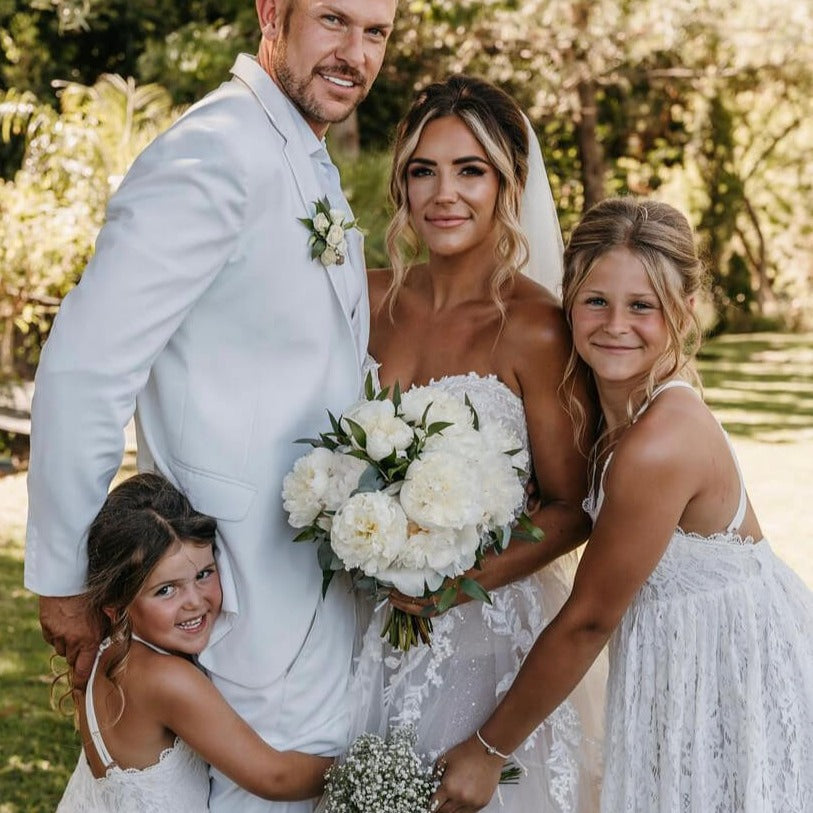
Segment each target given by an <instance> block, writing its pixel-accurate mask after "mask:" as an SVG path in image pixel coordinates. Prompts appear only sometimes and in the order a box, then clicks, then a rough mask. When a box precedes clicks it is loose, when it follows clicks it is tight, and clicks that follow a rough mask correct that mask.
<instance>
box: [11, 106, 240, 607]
mask: <svg viewBox="0 0 813 813" xmlns="http://www.w3.org/2000/svg"><path fill="white" fill-rule="evenodd" d="M215 119H216V117H213V116H212V115H211V114H210V115H209V116H207V115H205V113H204V114H201V115H195V114H194V111H193V113H192V114H188V115H187V117H185V118H184V119H181V121H180V122H178V123H177V124H176V125H175V126H174V127H173V128H172V129H171V130H169V131H168V132H167V133H165V134H164V135H163V136H161V137H159V138H158V139H157V140H156V141H155V142H153V144H152V145H151V146H150V147H149V148H148V149H147V150H146V151H145V152H144V153H142V155H141V156H140V157H139V159H138V160H137V161H136V162H135V164H134V165H133V167H132V169H131V171H130V172H129V173H128V175H127V177H126V178H125V180H124V182H123V183H122V185H121V187H120V189H119V190H118V191H117V193H116V194H115V195H114V197H113V198H112V200H111V201H110V204H109V206H108V211H107V220H106V223H105V225H104V227H103V228H102V230H101V232H100V234H99V237H98V240H97V242H96V252H95V255H94V257H93V259H92V260H91V262H90V263H89V264H88V266H87V268H86V269H85V272H84V274H83V276H82V279H81V281H80V283H79V285H77V287H76V288H75V289H74V290H73V291H71V293H70V294H69V295H68V296H67V297H66V298H65V301H64V302H63V304H62V307H61V309H60V312H59V314H58V315H57V318H56V320H55V323H54V326H53V330H52V332H51V336H50V338H49V339H48V341H47V342H46V345H45V348H44V350H43V354H42V358H41V361H40V365H39V368H38V370H37V375H36V380H35V392H34V402H33V407H32V434H31V459H30V465H29V475H28V499H29V508H28V527H27V539H26V555H25V584H26V587H28V588H29V589H31V590H33V591H34V592H36V593H39V594H40V595H47V596H64V595H74V594H78V593H81V592H83V590H84V583H85V573H86V541H87V529H88V526H89V525H90V523H91V521H92V520H93V518H94V517H95V515H96V513H97V512H98V510H99V508H100V507H101V505H102V503H103V501H104V499H105V497H106V495H107V490H108V487H109V484H110V481H111V479H112V478H113V476H114V474H115V473H116V471H117V469H118V467H119V465H120V463H121V459H122V455H123V451H124V427H125V426H126V425H127V423H128V421H129V420H130V418H131V417H132V415H133V413H134V411H135V402H136V396H137V395H138V393H139V392H140V391H141V389H142V388H143V387H144V386H145V384H146V382H147V379H148V377H149V373H150V368H151V366H152V364H153V362H154V360H155V359H156V357H157V356H158V354H159V353H161V351H162V350H163V348H164V347H165V345H166V344H167V342H168V341H169V339H170V337H171V336H172V335H173V333H174V332H175V331H176V330H177V329H178V327H179V325H180V324H181V323H182V321H183V319H184V317H185V315H186V314H187V313H188V312H189V310H190V309H191V308H192V307H193V306H194V305H195V303H196V301H197V300H198V299H199V298H200V297H201V296H202V295H203V293H204V292H205V291H206V289H207V287H208V286H209V285H210V284H211V283H212V281H213V280H214V279H215V277H216V276H217V274H218V273H220V272H221V271H222V270H223V269H224V268H225V267H226V266H227V265H228V264H229V262H230V261H231V260H232V258H233V257H234V256H235V254H237V253H238V252H239V243H240V235H241V226H242V223H243V221H244V217H245V211H244V210H245V208H246V206H245V204H246V198H247V182H248V178H247V173H246V172H245V169H244V165H243V161H242V156H241V155H240V153H239V151H238V150H237V149H236V148H235V146H234V145H233V144H231V143H230V139H229V138H228V137H227V136H226V135H225V134H224V133H223V132H222V130H221V129H220V128H218V127H217V126H216V125H217V124H218V122H217V121H216V120H215Z"/></svg>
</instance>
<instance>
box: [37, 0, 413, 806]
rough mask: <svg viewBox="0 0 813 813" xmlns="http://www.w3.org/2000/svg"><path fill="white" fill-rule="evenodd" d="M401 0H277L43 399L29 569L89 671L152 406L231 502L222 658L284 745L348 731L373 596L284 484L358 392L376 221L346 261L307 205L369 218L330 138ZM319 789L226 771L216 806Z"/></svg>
mask: <svg viewBox="0 0 813 813" xmlns="http://www.w3.org/2000/svg"><path fill="white" fill-rule="evenodd" d="M396 5H397V0H257V12H258V17H259V22H260V29H261V33H262V40H261V45H260V49H259V56H258V59H257V60H255V59H253V58H251V57H248V56H246V55H241V56H240V57H238V59H237V61H236V63H235V65H234V67H233V68H232V73H233V78H232V80H231V81H230V82H227V83H225V84H224V85H222V86H221V87H220V88H219V89H218V90H216V91H214V92H213V93H211V94H209V95H208V96H207V97H206V98H205V99H203V100H202V101H201V102H199V103H198V104H197V105H195V106H194V107H193V108H191V110H189V111H188V112H187V113H186V114H185V115H184V116H183V118H182V119H181V120H180V121H179V122H178V123H176V124H175V125H174V126H173V127H172V128H171V129H170V130H169V131H168V132H166V133H165V134H164V135H162V136H161V137H159V138H158V139H156V141H155V142H154V143H153V144H152V145H151V146H150V147H149V148H148V149H147V150H146V151H145V152H144V153H143V154H142V155H141V156H140V157H139V159H138V160H137V161H136V162H135V164H134V165H133V167H132V169H131V171H130V173H129V174H128V175H127V177H126V178H125V180H124V182H123V183H122V185H121V187H120V189H119V190H118V192H117V193H116V195H115V196H114V197H113V199H112V200H111V202H110V205H109V209H108V213H107V221H106V224H105V226H104V228H103V229H102V231H101V233H100V235H99V238H98V242H97V245H96V253H95V256H94V258H93V260H92V261H91V262H90V264H89V265H88V267H87V269H86V270H85V272H84V274H83V277H82V280H81V282H80V284H79V285H78V286H77V287H76V289H74V291H73V292H71V294H70V295H69V296H68V297H67V298H66V299H65V302H64V304H63V306H62V309H61V311H60V313H59V316H58V318H57V320H56V323H55V325H54V328H53V331H52V334H51V338H50V339H49V341H48V343H47V345H46V347H45V350H44V352H43V356H42V361H41V363H40V367H39V370H38V373H37V380H36V394H35V398H34V406H33V432H32V449H31V461H30V473H29V506H30V507H29V522H28V538H27V548H26V569H25V579H26V585H27V586H28V587H29V588H30V589H31V590H33V591H35V592H37V593H38V594H39V595H40V597H41V598H40V620H41V624H42V628H43V634H44V636H45V638H46V640H47V641H48V642H49V643H52V644H53V646H54V647H55V649H56V650H57V652H58V653H60V654H64V655H66V656H67V658H68V661H69V662H70V664H71V666H72V667H73V670H74V675H75V678H76V682H77V684H78V685H84V683H85V681H86V680H87V677H88V674H89V671H90V666H91V664H92V661H93V657H94V655H95V651H96V646H97V644H98V631H97V629H96V628H95V627H94V625H93V623H92V621H91V619H89V618H88V617H87V613H86V606H85V601H84V598H83V596H82V591H83V589H84V578H85V541H86V535H87V528H88V525H89V523H90V521H91V520H92V519H93V517H94V515H95V514H96V512H97V511H98V509H99V507H100V506H101V504H102V501H103V500H104V497H105V495H106V492H107V488H108V485H109V483H110V480H111V478H112V476H113V475H114V473H115V472H116V470H117V468H118V466H119V464H120V462H121V458H122V452H123V428H124V426H125V425H126V424H127V422H128V421H129V419H130V418H131V416H132V415H133V411H134V410H135V413H136V428H137V433H138V465H139V468H140V469H142V470H156V471H158V472H160V473H161V474H163V475H165V476H166V477H168V478H169V479H170V480H171V481H172V482H174V483H175V484H177V485H179V486H180V487H181V489H182V490H183V491H184V492H185V493H186V494H187V495H188V497H189V498H190V500H191V501H192V503H193V504H194V506H195V508H196V509H198V510H200V511H202V512H205V513H207V514H210V515H212V516H214V517H216V518H217V521H218V527H219V537H218V548H219V566H220V569H221V578H222V581H223V586H224V601H223V609H224V612H223V614H222V617H221V619H219V621H218V624H217V625H216V627H215V629H214V631H213V635H212V638H211V644H210V646H209V648H208V649H207V650H206V651H205V653H204V654H203V655H202V656H201V661H202V663H203V664H204V665H205V667H206V668H207V669H208V670H209V671H210V673H211V675H212V678H213V680H214V681H215V683H216V684H217V686H218V687H219V688H220V690H221V691H222V692H223V693H224V695H225V696H226V698H227V699H228V700H229V701H230V702H231V703H232V705H233V706H234V707H235V708H236V709H237V711H238V712H239V713H240V714H241V715H242V716H243V717H245V718H246V719H247V720H248V722H249V723H250V724H251V725H253V726H254V727H255V728H256V729H257V730H258V731H259V732H260V734H261V735H262V736H263V737H264V738H265V739H266V740H268V741H269V742H270V743H271V744H272V745H274V746H276V747H279V748H295V749H301V750H306V751H310V752H313V753H327V754H330V753H336V751H337V750H338V749H340V748H341V747H342V746H343V745H344V744H345V738H346V736H347V723H348V710H347V708H346V698H345V688H346V681H347V677H348V674H349V669H350V656H351V645H352V637H353V633H354V625H355V619H354V613H353V607H352V604H351V602H350V599H349V597H348V595H347V594H346V592H345V591H342V590H340V589H334V590H331V591H329V593H328V596H327V599H326V600H325V602H322V600H321V598H320V585H321V573H320V570H319V568H318V566H317V563H316V557H315V555H314V552H313V550H312V549H311V548H310V546H308V545H295V544H294V543H293V542H292V541H291V539H292V535H293V534H292V531H291V529H290V528H289V527H288V525H287V524H286V521H285V516H284V514H283V511H282V506H281V497H280V490H281V483H282V478H283V476H284V474H285V473H286V472H287V471H288V470H289V469H290V467H291V465H292V463H293V461H294V459H295V458H296V457H297V456H298V454H299V453H300V450H298V449H297V447H295V446H294V445H293V441H294V440H295V439H296V438H299V437H302V436H310V435H312V434H313V433H314V431H318V430H319V428H320V427H321V426H322V425H323V423H324V420H325V416H326V410H327V409H330V410H331V411H333V412H336V411H341V410H342V409H343V408H344V407H346V406H347V404H349V403H350V402H352V401H353V400H355V399H356V398H357V397H358V395H359V392H360V389H361V380H360V379H361V372H360V369H361V364H362V360H363V357H364V353H365V350H366V344H367V335H368V305H367V290H366V281H365V275H364V260H363V253H362V245H361V238H360V235H359V234H358V232H357V231H349V232H347V234H346V238H347V249H346V254H347V257H346V261H345V262H344V263H343V264H341V265H336V264H323V263H322V262H321V261H320V259H319V258H317V259H311V256H310V254H311V252H310V247H309V245H308V240H309V237H310V233H309V231H308V229H307V228H306V227H305V226H303V225H302V223H301V222H300V220H299V219H300V218H312V217H313V214H314V208H313V207H314V203H315V202H316V201H317V200H320V199H323V198H324V197H325V196H327V198H328V200H329V202H330V205H331V207H332V208H334V209H339V210H341V211H342V212H343V213H344V214H345V218H346V221H350V220H351V219H352V216H351V214H350V212H349V209H348V206H347V202H346V200H345V198H344V196H343V194H342V191H341V187H340V184H339V178H338V173H337V171H336V168H335V167H334V166H333V164H332V163H331V162H330V159H329V157H328V155H327V152H326V151H325V148H324V143H323V137H324V135H325V132H326V131H327V129H328V126H329V124H330V123H331V122H336V121H341V120H343V119H345V118H346V117H347V116H348V115H349V114H350V113H351V112H352V111H353V110H354V109H355V107H356V106H357V105H358V104H359V102H361V100H362V99H363V98H364V97H365V96H366V95H367V93H368V91H369V89H370V86H371V85H372V82H373V80H374V79H375V77H376V76H377V74H378V71H379V69H380V67H381V64H382V61H383V59H384V52H385V48H386V44H387V39H388V37H389V35H390V32H391V30H392V24H393V18H394V15H395V9H396ZM326 259H327V260H330V259H331V258H330V257H328V258H326ZM204 713H205V712H204ZM311 807H312V805H311V804H309V803H298V804H288V805H286V804H280V805H273V804H269V803H267V802H262V801H261V800H259V799H257V798H256V797H253V796H250V795H249V794H246V793H244V792H242V791H240V790H239V789H237V788H235V787H234V786H233V785H231V783H230V782H229V781H228V780H227V779H226V778H225V777H223V776H220V775H217V774H215V775H214V776H213V785H212V797H211V810H212V811H215V813H217V812H218V811H236V810H240V811H248V812H249V813H250V812H251V811H260V810H272V809H273V810H274V811H290V812H291V813H293V811H305V810H310V809H311Z"/></svg>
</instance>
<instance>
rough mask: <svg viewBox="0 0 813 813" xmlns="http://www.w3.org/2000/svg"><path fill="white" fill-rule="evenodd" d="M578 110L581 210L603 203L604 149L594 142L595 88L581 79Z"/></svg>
mask: <svg viewBox="0 0 813 813" xmlns="http://www.w3.org/2000/svg"><path fill="white" fill-rule="evenodd" d="M577 90H578V94H579V111H578V114H577V116H576V139H577V142H578V145H579V159H580V161H581V168H582V184H583V186H584V210H585V211H587V210H588V209H589V208H590V207H591V206H593V205H594V204H596V203H598V202H599V201H600V200H603V199H604V197H605V191H604V150H603V149H602V146H601V142H600V141H599V140H598V133H597V128H596V125H597V122H598V108H597V105H596V85H595V82H593V81H592V80H590V79H582V81H580V82H579V84H578V86H577Z"/></svg>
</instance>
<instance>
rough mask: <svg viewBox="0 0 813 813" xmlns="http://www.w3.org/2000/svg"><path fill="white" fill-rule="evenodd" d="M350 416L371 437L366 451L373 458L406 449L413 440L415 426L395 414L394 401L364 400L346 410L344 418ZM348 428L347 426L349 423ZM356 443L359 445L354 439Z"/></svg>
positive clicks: (383, 456)
mask: <svg viewBox="0 0 813 813" xmlns="http://www.w3.org/2000/svg"><path fill="white" fill-rule="evenodd" d="M346 418H349V419H350V420H352V421H354V422H355V423H357V424H358V425H359V426H361V428H362V429H363V430H364V433H365V435H366V436H367V445H366V448H365V451H366V452H367V454H368V455H370V457H371V458H372V459H373V460H383V459H384V458H385V457H388V456H389V455H391V454H392V453H393V451H395V452H402V451H404V449H406V448H407V447H408V446H409V445H410V444H411V443H412V441H413V439H414V437H415V434H414V432H413V431H412V428H411V427H410V426H409V425H408V424H407V423H405V422H404V421H402V420H401V419H400V418H398V417H396V415H395V405H394V404H393V403H392V401H388V400H384V401H361V402H360V403H358V404H356V406H354V407H352V408H351V409H350V410H349V411H348V412H345V414H344V415H343V417H342V419H343V420H344V419H346ZM345 428H349V427H347V425H346V424H345ZM353 443H354V445H358V444H356V442H355V439H354V441H353Z"/></svg>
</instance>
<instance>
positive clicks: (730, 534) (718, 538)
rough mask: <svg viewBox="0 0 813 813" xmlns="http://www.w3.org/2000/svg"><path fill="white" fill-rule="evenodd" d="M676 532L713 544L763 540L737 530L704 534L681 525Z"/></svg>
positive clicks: (695, 540)
mask: <svg viewBox="0 0 813 813" xmlns="http://www.w3.org/2000/svg"><path fill="white" fill-rule="evenodd" d="M675 534H676V535H678V536H680V537H682V538H683V539H690V540H691V541H693V542H708V543H710V544H712V545H758V544H759V543H760V542H761V541H762V540H761V539H754V537H753V536H751V535H750V534H749V535H748V536H741V535H740V534H738V533H737V532H736V531H717V533H713V534H709V535H708V536H704V535H703V534H699V533H695V531H684V530H683V528H681V527H680V525H678V526H677V528H675Z"/></svg>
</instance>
